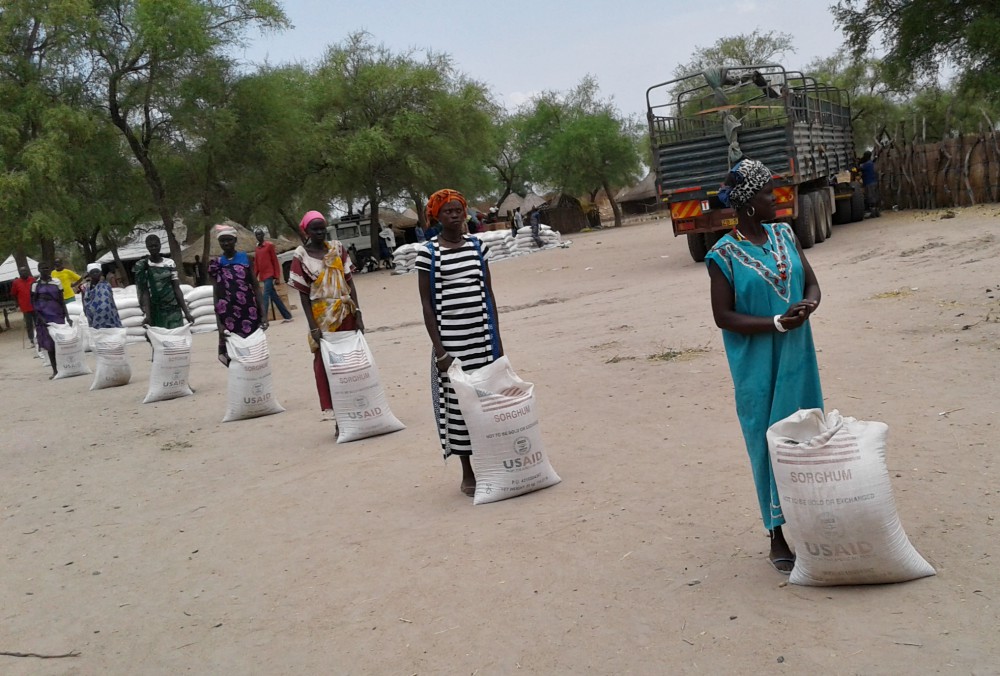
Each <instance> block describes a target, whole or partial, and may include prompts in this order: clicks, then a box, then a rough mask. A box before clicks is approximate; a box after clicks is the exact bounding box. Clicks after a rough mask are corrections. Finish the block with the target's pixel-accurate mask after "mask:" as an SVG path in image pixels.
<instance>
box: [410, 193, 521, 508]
mask: <svg viewBox="0 0 1000 676" xmlns="http://www.w3.org/2000/svg"><path fill="white" fill-rule="evenodd" d="M466 206H467V205H466V201H465V198H464V197H462V195H461V194H460V193H458V192H456V191H454V190H439V191H438V192H436V193H434V194H433V195H431V197H430V199H429V200H428V201H427V220H428V222H430V221H432V220H436V221H438V222H439V223H440V224H441V231H440V234H439V235H437V236H436V237H434V238H433V239H431V240H430V241H429V242H427V244H426V245H425V246H424V247H422V248H421V249H420V250H419V251H418V252H417V260H416V263H415V266H416V268H417V271H418V284H419V287H420V301H421V304H422V306H423V312H424V326H425V327H426V328H427V335H428V336H430V339H431V345H432V346H433V355H432V357H431V397H432V403H433V406H434V414H435V417H436V419H437V420H436V421H437V428H438V436H439V437H440V439H441V448H442V450H443V451H444V457H445V458H447V457H448V456H449V455H457V456H458V457H459V460H461V462H462V484H461V487H462V492H463V493H465V494H466V495H470V496H471V495H474V494H475V492H476V477H475V474H474V473H473V472H472V463H471V461H470V460H469V458H470V456H471V455H472V453H473V449H472V444H471V442H470V440H469V431H468V429H467V428H466V426H465V420H464V419H463V418H462V413H461V411H460V410H459V408H458V399H457V398H456V396H455V391H454V390H453V389H452V386H451V382H450V381H449V380H448V369H449V368H450V367H451V364H452V362H453V361H454V360H455V359H458V360H460V362H461V365H462V370H464V371H474V370H476V369H478V368H481V367H483V366H486V365H487V364H489V363H491V362H493V361H494V360H496V359H498V358H499V357H501V356H502V355H503V343H502V342H501V340H500V327H499V324H498V323H497V311H496V303H495V302H494V299H493V289H492V287H491V286H490V268H489V265H488V264H487V263H486V260H485V255H486V246H485V245H483V244H481V243H480V242H479V240H478V239H477V238H475V237H472V236H471V235H467V234H465V221H466V218H467V215H466V213H465V210H466Z"/></svg>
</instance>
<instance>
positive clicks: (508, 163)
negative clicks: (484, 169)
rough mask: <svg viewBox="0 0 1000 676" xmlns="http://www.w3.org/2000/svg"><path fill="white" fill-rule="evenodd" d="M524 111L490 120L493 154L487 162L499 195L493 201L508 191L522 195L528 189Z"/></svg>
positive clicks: (506, 195) (501, 201) (502, 196)
mask: <svg viewBox="0 0 1000 676" xmlns="http://www.w3.org/2000/svg"><path fill="white" fill-rule="evenodd" d="M524 125H525V114H524V113H520V112H519V113H514V114H512V115H508V114H500V115H499V116H498V117H497V118H496V121H495V123H494V127H493V131H494V135H495V137H494V138H495V140H494V143H495V145H496V147H497V152H496V155H495V156H494V157H493V158H492V160H491V161H490V163H489V170H490V171H491V172H492V174H493V176H494V180H495V183H497V184H499V186H500V197H499V198H498V199H497V201H496V203H497V204H498V205H500V204H502V203H503V201H504V200H505V199H507V197H508V196H509V195H510V194H511V193H518V194H526V193H527V190H528V183H529V182H530V178H529V177H528V163H527V161H526V156H527V147H526V146H525V140H524V139H525V134H524Z"/></svg>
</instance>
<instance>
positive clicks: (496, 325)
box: [483, 261, 503, 357]
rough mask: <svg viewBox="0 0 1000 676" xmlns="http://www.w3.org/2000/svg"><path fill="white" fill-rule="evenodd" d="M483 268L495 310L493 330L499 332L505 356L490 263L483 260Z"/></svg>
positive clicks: (501, 354) (498, 338)
mask: <svg viewBox="0 0 1000 676" xmlns="http://www.w3.org/2000/svg"><path fill="white" fill-rule="evenodd" d="M483 270H484V271H485V272H486V293H488V294H490V298H492V299H493V302H492V303H491V305H492V307H491V310H492V311H493V330H494V331H496V332H497V346H498V347H499V348H500V355H499V356H501V357H502V356H503V338H501V337H500V316H499V313H498V312H497V297H496V296H495V295H493V278H492V276H491V275H490V264H489V263H487V262H486V261H483Z"/></svg>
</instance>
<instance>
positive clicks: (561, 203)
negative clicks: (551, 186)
mask: <svg viewBox="0 0 1000 676" xmlns="http://www.w3.org/2000/svg"><path fill="white" fill-rule="evenodd" d="M541 212H542V213H541V216H542V223H544V224H545V225H547V226H549V227H550V228H552V229H553V230H557V231H558V232H560V233H562V234H564V235H567V234H569V233H572V232H580V231H581V230H583V229H584V228H586V227H587V226H589V225H590V222H589V221H588V220H587V214H586V213H584V211H583V205H582V204H580V200H578V199H576V198H575V197H573V196H571V195H565V194H563V195H557V196H555V197H553V198H552V199H550V200H549V201H548V202H546V203H545V204H544V205H542V207H541Z"/></svg>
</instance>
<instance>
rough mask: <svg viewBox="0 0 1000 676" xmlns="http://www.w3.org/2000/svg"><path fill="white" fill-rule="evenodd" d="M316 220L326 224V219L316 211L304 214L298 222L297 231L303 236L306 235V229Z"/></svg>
mask: <svg viewBox="0 0 1000 676" xmlns="http://www.w3.org/2000/svg"><path fill="white" fill-rule="evenodd" d="M317 218H318V219H319V220H321V221H323V222H324V223H326V218H325V217H324V216H323V214H321V213H320V212H318V211H307V212H306V215H305V216H303V217H302V220H301V221H299V230H301V231H302V234H303V235H308V233H306V228H307V227H308V226H309V224H310V223H312V222H313V221H315V220H316V219H317Z"/></svg>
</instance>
